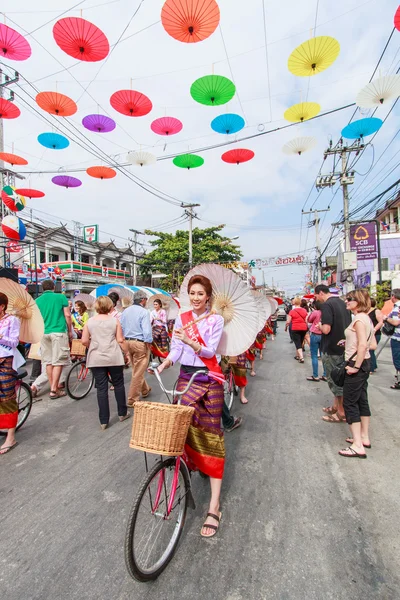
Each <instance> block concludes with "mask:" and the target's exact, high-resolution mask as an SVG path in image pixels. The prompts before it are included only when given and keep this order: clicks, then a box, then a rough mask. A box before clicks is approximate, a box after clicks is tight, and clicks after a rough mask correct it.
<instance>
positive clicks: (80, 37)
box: [53, 17, 110, 62]
mask: <svg viewBox="0 0 400 600" xmlns="http://www.w3.org/2000/svg"><path fill="white" fill-rule="evenodd" d="M53 36H54V39H55V41H56V44H57V45H58V46H59V47H60V48H61V50H64V52H65V53H66V54H68V55H69V56H72V57H73V58H77V59H79V60H84V61H86V62H97V61H99V60H103V59H104V58H105V57H106V56H107V54H108V53H109V51H110V44H109V43H108V40H107V38H106V36H105V35H104V33H103V32H102V31H101V29H99V28H98V27H96V25H93V23H90V21H86V20H85V19H81V18H78V17H66V18H65V19H60V20H59V21H57V23H56V24H55V25H54V27H53Z"/></svg>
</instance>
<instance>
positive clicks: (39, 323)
mask: <svg viewBox="0 0 400 600" xmlns="http://www.w3.org/2000/svg"><path fill="white" fill-rule="evenodd" d="M0 290H1V291H2V293H3V294H5V295H6V296H7V298H8V307H7V313H8V314H9V315H14V316H15V317H18V318H19V320H20V322H21V326H20V330H19V339H20V340H22V341H23V342H31V343H32V344H35V343H36V342H40V341H41V339H42V337H43V335H44V322H43V317H42V315H41V312H40V310H39V307H38V306H37V304H36V302H35V301H34V300H33V298H32V297H31V296H30V295H29V294H28V293H27V292H26V291H25V289H24V288H23V287H22V285H19V283H16V282H15V281H12V280H11V279H7V278H3V277H1V278H0ZM0 342H1V339H0Z"/></svg>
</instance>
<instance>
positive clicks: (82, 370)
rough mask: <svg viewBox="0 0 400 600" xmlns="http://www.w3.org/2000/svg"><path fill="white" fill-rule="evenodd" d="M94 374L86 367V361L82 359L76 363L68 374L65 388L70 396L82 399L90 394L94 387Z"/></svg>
mask: <svg viewBox="0 0 400 600" xmlns="http://www.w3.org/2000/svg"><path fill="white" fill-rule="evenodd" d="M93 383H94V375H93V373H92V371H90V370H89V369H88V368H87V367H86V363H85V362H83V361H81V362H77V363H75V364H74V365H73V366H72V367H71V369H70V370H69V373H68V375H67V379H66V382H65V388H66V390H67V394H68V396H70V397H71V398H73V399H74V400H82V398H85V396H87V395H88V393H89V392H90V390H91V389H92V387H93Z"/></svg>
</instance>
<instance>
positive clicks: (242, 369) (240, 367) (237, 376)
mask: <svg viewBox="0 0 400 600" xmlns="http://www.w3.org/2000/svg"><path fill="white" fill-rule="evenodd" d="M229 364H230V367H231V369H232V374H233V380H234V382H235V385H236V386H237V387H238V388H239V389H240V402H241V403H242V404H248V402H249V401H248V399H247V398H246V386H247V368H246V365H247V357H246V352H243V353H242V354H239V355H238V356H235V357H234V359H233V360H232V361H230V363H229Z"/></svg>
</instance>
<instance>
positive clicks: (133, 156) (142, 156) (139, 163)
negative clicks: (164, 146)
mask: <svg viewBox="0 0 400 600" xmlns="http://www.w3.org/2000/svg"><path fill="white" fill-rule="evenodd" d="M126 160H127V161H128V162H130V163H131V165H135V166H136V167H148V166H149V165H154V164H155V163H156V162H157V157H156V156H154V154H151V153H150V152H142V151H140V152H129V154H128V155H127V157H126Z"/></svg>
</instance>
